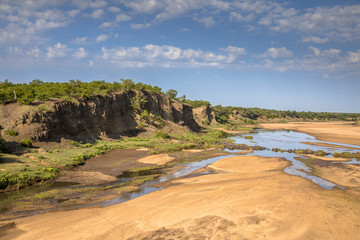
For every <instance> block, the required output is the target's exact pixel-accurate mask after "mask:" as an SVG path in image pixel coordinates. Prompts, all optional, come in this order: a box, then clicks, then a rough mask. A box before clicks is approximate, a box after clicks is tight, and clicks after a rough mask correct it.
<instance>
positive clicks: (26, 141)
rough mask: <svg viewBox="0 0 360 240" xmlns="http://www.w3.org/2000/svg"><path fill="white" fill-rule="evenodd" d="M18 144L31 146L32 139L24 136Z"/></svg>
mask: <svg viewBox="0 0 360 240" xmlns="http://www.w3.org/2000/svg"><path fill="white" fill-rule="evenodd" d="M20 144H21V145H22V146H24V147H32V146H33V145H32V140H31V139H30V138H25V139H22V140H21V141H20Z"/></svg>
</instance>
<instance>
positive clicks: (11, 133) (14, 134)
mask: <svg viewBox="0 0 360 240" xmlns="http://www.w3.org/2000/svg"><path fill="white" fill-rule="evenodd" d="M5 133H6V134H7V135H9V136H13V137H15V136H17V135H18V134H19V133H18V131H15V130H13V129H8V130H6V131H5Z"/></svg>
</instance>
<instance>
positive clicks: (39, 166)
mask: <svg viewBox="0 0 360 240" xmlns="http://www.w3.org/2000/svg"><path fill="white" fill-rule="evenodd" d="M227 136H228V135H227V134H225V133H223V132H222V131H220V130H214V129H208V130H206V131H204V132H202V133H192V132H184V133H182V134H172V135H170V134H167V133H165V132H162V131H161V130H159V131H157V132H156V134H155V135H154V136H153V137H149V138H139V137H131V138H122V139H117V140H112V141H102V140H96V141H94V142H92V143H86V144H83V143H80V142H75V141H70V144H68V145H66V146H65V145H64V146H61V145H59V146H58V147H56V148H54V149H52V150H49V149H45V148H25V147H24V148H23V149H22V151H23V153H22V154H21V155H19V156H16V155H13V154H3V155H2V156H1V157H0V162H1V168H2V169H1V172H0V189H2V190H12V189H19V188H22V187H24V186H27V185H31V184H35V183H42V182H46V181H49V180H53V179H54V178H55V177H56V175H57V174H58V173H59V172H60V171H61V170H64V169H70V168H72V167H74V166H77V165H82V164H84V163H85V161H86V160H87V159H89V158H91V157H95V156H97V155H100V154H103V153H105V151H106V150H112V149H123V148H140V147H145V148H148V149H150V153H151V154H158V153H169V152H177V151H180V150H183V149H194V148H198V149H199V148H200V149H207V148H212V147H216V148H224V142H227V141H230V140H226V139H225V138H226V137H227Z"/></svg>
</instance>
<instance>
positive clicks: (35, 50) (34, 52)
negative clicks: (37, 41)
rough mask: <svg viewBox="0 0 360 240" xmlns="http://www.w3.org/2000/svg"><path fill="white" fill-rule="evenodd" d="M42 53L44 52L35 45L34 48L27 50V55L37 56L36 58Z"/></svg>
mask: <svg viewBox="0 0 360 240" xmlns="http://www.w3.org/2000/svg"><path fill="white" fill-rule="evenodd" d="M41 54H42V52H41V50H40V49H39V48H38V47H33V48H32V49H30V50H28V51H27V52H26V55H28V56H32V57H36V58H37V57H39V56H40V55H41Z"/></svg>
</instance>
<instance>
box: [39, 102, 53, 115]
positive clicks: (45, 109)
mask: <svg viewBox="0 0 360 240" xmlns="http://www.w3.org/2000/svg"><path fill="white" fill-rule="evenodd" d="M36 109H37V110H38V111H39V112H44V113H50V112H52V111H53V110H52V109H51V108H50V107H48V106H46V105H44V104H41V105H39V106H37V108H36Z"/></svg>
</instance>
